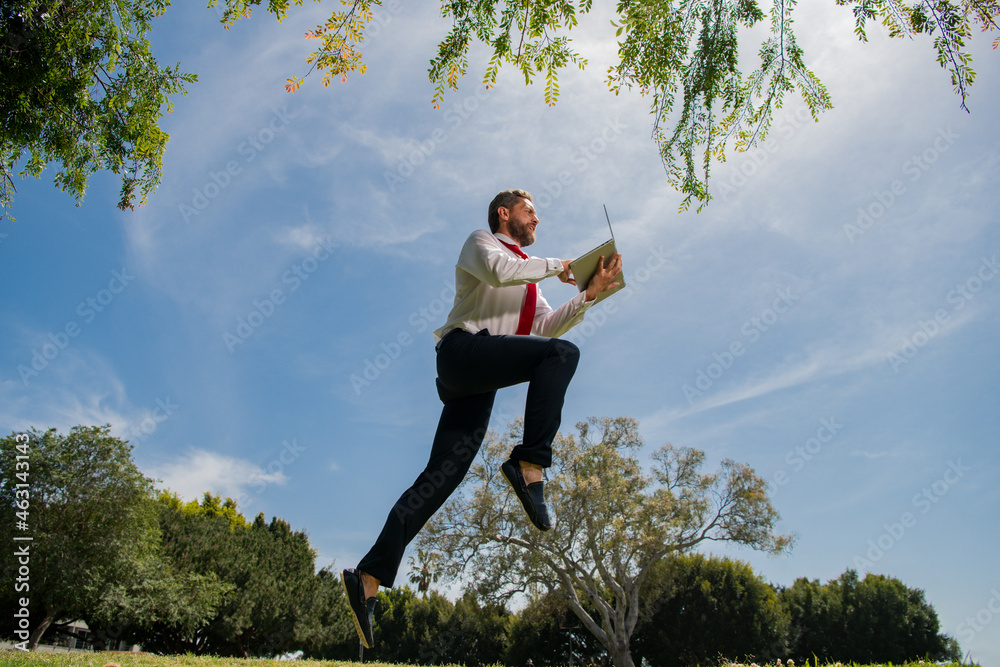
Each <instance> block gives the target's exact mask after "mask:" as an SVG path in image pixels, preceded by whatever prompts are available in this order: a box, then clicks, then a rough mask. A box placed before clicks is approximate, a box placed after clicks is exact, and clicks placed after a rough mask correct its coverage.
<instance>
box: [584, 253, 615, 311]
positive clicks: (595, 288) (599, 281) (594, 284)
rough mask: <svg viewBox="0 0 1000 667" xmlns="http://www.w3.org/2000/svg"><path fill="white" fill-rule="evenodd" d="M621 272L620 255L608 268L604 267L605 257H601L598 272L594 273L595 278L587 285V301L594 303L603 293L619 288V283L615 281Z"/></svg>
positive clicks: (612, 260)
mask: <svg viewBox="0 0 1000 667" xmlns="http://www.w3.org/2000/svg"><path fill="white" fill-rule="evenodd" d="M621 272H622V256H621V255H620V254H617V255H614V256H612V257H611V261H610V262H609V263H608V265H607V266H605V265H604V256H603V255H601V261H600V262H598V263H597V272H596V273H594V277H593V278H591V279H590V284H588V285H587V296H586V297H585V299H586V300H587V301H593V300H594V299H596V298H597V297H598V295H600V294H601V292H604V291H606V290H609V289H614V288H615V287H618V285H619V283H617V282H614V280H615V278H617V277H618V276H619V275H621Z"/></svg>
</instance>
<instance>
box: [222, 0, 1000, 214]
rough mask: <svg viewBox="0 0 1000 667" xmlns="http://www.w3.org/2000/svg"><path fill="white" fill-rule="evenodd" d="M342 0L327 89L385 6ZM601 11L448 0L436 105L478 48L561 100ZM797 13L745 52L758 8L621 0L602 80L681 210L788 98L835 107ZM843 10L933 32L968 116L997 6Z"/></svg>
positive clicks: (334, 22) (895, 31)
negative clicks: (975, 55)
mask: <svg viewBox="0 0 1000 667" xmlns="http://www.w3.org/2000/svg"><path fill="white" fill-rule="evenodd" d="M343 2H344V4H345V5H349V9H348V10H347V11H338V12H334V13H333V14H332V15H331V17H330V19H329V20H328V21H327V22H326V23H325V24H323V25H320V26H317V28H316V29H315V30H313V31H311V32H309V33H307V34H306V36H307V37H308V38H311V39H318V40H320V46H319V47H318V48H317V49H316V50H315V51H313V53H312V54H310V55H309V57H308V58H307V63H308V64H310V65H311V69H310V70H309V72H312V71H313V70H315V69H319V70H322V71H324V75H323V84H324V85H329V84H330V82H331V81H332V80H333V79H334V78H336V77H340V78H341V79H346V77H347V74H348V73H350V72H355V71H357V72H360V73H364V71H365V67H364V63H363V62H362V58H361V54H360V52H359V51H358V46H359V44H360V43H361V41H362V40H363V39H364V32H365V29H366V27H367V25H368V24H369V23H370V22H371V21H372V19H373V10H372V6H373V5H374V6H378V5H380V4H382V3H381V2H379V1H378V0H343ZM213 4H214V0H213ZM260 4H261V0H225V5H226V11H225V14H224V17H223V21H224V22H226V23H227V24H229V23H233V22H235V21H238V20H239V19H240V18H242V17H244V16H248V15H249V14H250V10H251V8H252V6H256V5H260ZM288 4H289V3H288V1H287V0H284V1H282V2H273V1H272V2H270V3H269V5H268V11H270V12H271V13H273V14H274V15H275V16H276V17H277V18H278V20H281V19H282V18H284V16H285V14H286V12H287V11H288ZM296 4H299V3H296ZM592 4H593V0H575V1H574V0H562V1H555V0H531V1H523V0H522V1H515V0H493V1H492V2H483V1H479V2H474V1H472V0H449V1H448V2H443V3H442V6H443V10H442V14H443V15H444V16H445V18H450V19H451V20H452V28H451V30H450V32H448V34H447V35H446V36H445V38H444V39H443V40H442V41H441V42H440V44H439V45H438V51H437V55H436V56H434V57H433V58H432V59H431V61H430V69H429V75H430V80H431V83H432V84H433V85H434V94H433V98H432V103H433V104H434V105H435V106H439V105H440V103H441V101H442V99H443V98H444V96H445V94H446V92H447V90H454V89H457V88H458V84H459V81H460V79H461V78H462V77H463V76H465V74H466V73H467V72H468V69H469V59H468V58H469V51H470V49H471V47H472V45H473V43H475V42H479V43H481V44H482V45H484V46H485V47H487V49H488V50H489V51H491V56H490V59H489V61H488V63H487V64H486V66H485V74H484V75H483V82H484V83H485V84H487V85H488V86H492V85H494V84H495V83H496V80H497V74H498V72H499V70H500V68H501V67H502V66H504V65H509V66H512V67H514V68H515V69H517V70H518V71H519V72H520V73H521V75H522V76H523V77H524V81H525V83H526V84H531V83H532V81H533V80H534V79H535V78H536V77H537V76H542V77H544V79H545V90H544V97H545V102H546V103H547V104H550V105H552V104H555V103H556V100H557V98H558V96H559V83H558V74H559V70H561V69H562V68H564V67H567V66H569V65H576V66H578V67H580V68H581V69H582V68H583V67H585V66H586V64H587V60H586V58H584V57H583V56H582V55H581V54H579V53H577V52H576V51H575V50H574V49H573V48H572V46H571V41H570V38H569V32H570V31H571V30H572V29H573V28H574V27H576V26H577V25H578V22H579V20H580V18H581V17H582V16H584V15H586V14H588V13H589V12H590V9H591V7H592ZM796 4H797V3H796V2H795V0H773V2H772V3H770V5H771V6H770V8H769V11H768V14H769V17H768V18H769V23H770V35H769V36H767V37H766V38H765V39H764V41H763V43H761V44H759V46H758V45H753V44H751V45H747V44H746V41H747V40H749V39H751V37H750V33H749V31H748V30H746V29H747V28H751V27H753V26H755V25H757V24H758V23H760V22H762V21H764V19H765V10H764V9H762V8H761V3H759V2H757V0H679V1H678V2H667V1H665V0H619V1H618V5H617V18H616V19H615V20H614V21H613V25H614V26H615V28H616V29H617V33H616V34H617V37H618V38H619V42H618V57H619V60H618V63H617V64H616V65H613V66H612V67H610V68H609V70H608V76H607V84H608V86H609V88H610V89H611V91H612V92H614V93H615V94H616V95H617V94H618V93H620V92H621V91H622V90H623V89H632V88H636V89H638V91H639V92H640V93H641V94H642V95H647V96H649V98H650V113H651V115H652V117H653V133H652V134H653V139H654V140H655V141H656V143H657V145H658V147H659V150H660V156H661V158H662V160H663V166H664V168H665V170H666V173H667V178H668V180H669V181H670V183H671V185H673V186H674V187H676V188H677V189H678V190H679V191H680V192H681V193H683V194H684V195H685V199H684V202H683V204H682V208H686V207H687V206H688V205H689V204H690V203H691V201H692V200H697V201H698V203H699V208H700V206H701V205H703V204H705V203H707V202H708V200H709V199H710V198H711V197H710V195H709V191H708V180H709V173H710V170H711V169H710V168H711V162H712V159H713V158H717V159H719V160H724V159H725V153H726V148H727V145H728V144H729V142H730V140H733V142H734V148H735V150H737V151H745V150H748V149H750V148H752V147H754V146H755V145H757V144H758V143H759V142H762V141H763V140H764V139H765V138H766V136H767V133H768V130H769V128H770V126H771V121H772V115H773V113H774V110H775V109H778V108H781V106H782V105H783V104H784V103H785V96H786V94H795V93H797V94H798V95H799V96H800V97H801V99H802V101H803V102H804V103H805V104H806V105H807V106H808V108H809V111H810V113H811V114H812V117H813V119H814V120H815V119H817V118H818V115H819V113H821V112H822V111H825V110H827V109H830V108H832V101H831V99H830V96H829V94H828V93H827V91H826V88H825V87H824V86H823V84H822V82H820V80H819V79H818V78H817V77H816V75H815V74H813V72H812V71H810V70H809V69H808V68H807V67H806V65H805V54H804V52H803V51H802V48H801V47H800V46H799V45H798V42H797V39H796V35H795V31H794V29H793V11H794V9H795V6H796ZM837 4H838V5H846V6H848V7H850V8H851V9H852V10H853V12H854V16H855V19H856V29H855V32H856V33H857V35H858V37H859V38H860V39H861V40H863V41H864V40H866V39H867V36H866V26H867V23H868V21H878V22H881V23H882V24H883V25H884V26H886V27H887V28H888V31H889V33H890V34H891V35H893V36H895V37H912V36H913V35H918V34H926V35H928V36H933V37H934V49H935V51H936V52H937V60H938V62H939V63H940V65H941V66H942V67H944V68H946V69H947V70H948V71H949V73H950V75H951V80H952V85H953V86H954V89H955V91H956V92H957V93H958V95H959V96H960V99H961V106H962V107H963V108H966V99H967V97H968V94H969V87H970V86H971V85H972V82H973V81H974V80H975V71H974V70H973V69H972V67H971V57H970V56H969V53H968V51H967V50H966V42H967V41H968V40H969V39H970V38H971V35H972V29H973V27H974V25H977V24H978V25H979V26H980V27H981V28H982V29H983V30H995V29H997V28H998V27H1000V26H998V24H997V18H998V17H1000V3H998V2H997V0H920V1H918V2H916V3H915V4H914V5H913V6H906V5H904V4H903V3H901V2H900V1H899V0H837ZM766 5H767V3H765V8H766ZM741 40H742V42H741ZM998 42H1000V39H998V40H997V41H995V42H994V43H993V46H994V48H996V47H997V45H998ZM748 46H757V52H758V57H759V62H758V65H757V68H756V69H755V70H753V71H752V72H749V73H744V72H742V71H741V70H740V67H739V64H738V56H739V54H740V52H741V51H743V50H745V49H746V48H747V47H748ZM307 74H308V72H307ZM302 79H303V77H292V78H290V79H289V80H288V85H287V86H286V88H287V89H288V90H290V91H295V90H297V89H298V87H299V86H300V85H301V84H302Z"/></svg>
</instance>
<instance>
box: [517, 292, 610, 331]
mask: <svg viewBox="0 0 1000 667" xmlns="http://www.w3.org/2000/svg"><path fill="white" fill-rule="evenodd" d="M586 298H587V293H586V292H580V293H579V294H577V295H576V296H574V297H573V298H572V299H570V300H569V301H567V302H566V303H564V304H563V305H561V306H559V307H558V308H556V309H555V310H552V307H551V306H549V302H548V301H546V300H545V297H543V296H542V290H541V289H539V290H538V300H537V301H536V302H535V319H534V320H533V321H532V323H531V333H533V334H535V335H536V336H545V337H547V338H558V337H559V336H562V335H563V334H564V333H566V332H567V331H569V330H570V329H572V328H573V327H575V326H576V325H577V324H579V323H580V322H582V321H583V316H584V315H585V314H586V312H587V310H588V309H589V308H590V307H591V306H592V305H594V303H596V300H595V301H587V300H586Z"/></svg>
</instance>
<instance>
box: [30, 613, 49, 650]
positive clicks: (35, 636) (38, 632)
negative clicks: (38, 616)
mask: <svg viewBox="0 0 1000 667" xmlns="http://www.w3.org/2000/svg"><path fill="white" fill-rule="evenodd" d="M54 620H56V610H55V609H53V608H52V607H51V606H50V605H45V618H43V619H42V622H41V623H39V624H38V626H37V627H36V628H35V629H34V630H32V631H31V634H30V635H29V636H28V650H29V651H34V650H35V649H37V648H38V642H39V641H40V640H41V639H42V635H44V634H45V631H46V630H48V629H49V626H50V625H52V621H54Z"/></svg>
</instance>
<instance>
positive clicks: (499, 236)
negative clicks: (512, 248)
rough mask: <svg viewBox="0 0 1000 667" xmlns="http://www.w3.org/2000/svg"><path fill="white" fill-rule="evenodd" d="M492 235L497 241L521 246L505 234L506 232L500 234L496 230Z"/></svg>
mask: <svg viewBox="0 0 1000 667" xmlns="http://www.w3.org/2000/svg"><path fill="white" fill-rule="evenodd" d="M493 236H495V237H496V238H497V240H498V241H502V242H503V243H509V244H511V245H516V246H517V247H518V248H520V247H521V244H520V243H518V242H517V241H515V240H514V239H512V238H511V237H509V236H507V235H506V234H501V233H500V232H496V233H494V234H493Z"/></svg>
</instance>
